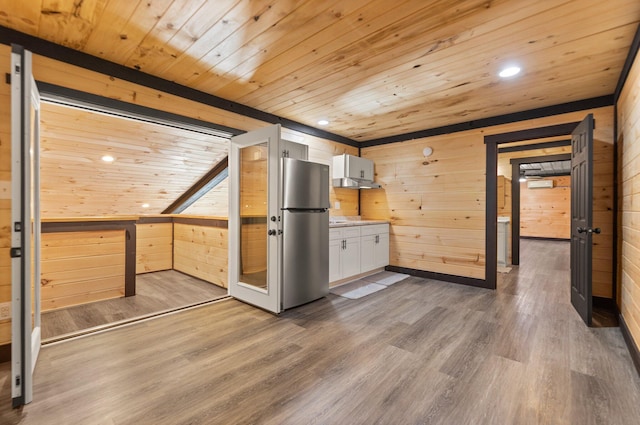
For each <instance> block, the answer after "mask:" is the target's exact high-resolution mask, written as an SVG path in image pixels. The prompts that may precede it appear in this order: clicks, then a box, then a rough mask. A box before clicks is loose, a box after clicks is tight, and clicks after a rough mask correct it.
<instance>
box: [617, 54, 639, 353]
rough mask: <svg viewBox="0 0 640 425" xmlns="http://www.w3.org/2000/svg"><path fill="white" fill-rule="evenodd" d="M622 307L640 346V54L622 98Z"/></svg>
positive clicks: (620, 101)
mask: <svg viewBox="0 0 640 425" xmlns="http://www.w3.org/2000/svg"><path fill="white" fill-rule="evenodd" d="M618 131H619V134H618V142H619V146H618V151H619V162H618V167H619V168H620V171H619V192H618V193H619V197H620V200H619V206H620V215H619V220H620V221H619V224H618V238H619V245H618V246H619V252H618V258H617V261H618V279H619V285H620V286H619V288H620V290H619V307H620V311H621V313H622V316H623V317H624V320H625V322H626V324H627V326H628V328H629V332H630V333H631V335H632V337H633V339H634V340H635V343H636V345H638V346H640V267H639V266H638V264H640V56H636V60H635V62H634V64H633V67H632V68H631V73H630V74H629V77H628V79H627V81H626V84H625V86H624V89H623V90H622V93H621V95H620V100H619V101H618Z"/></svg>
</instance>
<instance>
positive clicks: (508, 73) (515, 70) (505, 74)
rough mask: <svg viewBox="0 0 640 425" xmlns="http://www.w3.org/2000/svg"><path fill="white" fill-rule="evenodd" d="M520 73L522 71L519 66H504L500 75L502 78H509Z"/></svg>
mask: <svg viewBox="0 0 640 425" xmlns="http://www.w3.org/2000/svg"><path fill="white" fill-rule="evenodd" d="M519 73H520V67H519V66H509V67H507V68H504V69H503V70H502V71H500V73H499V74H498V75H499V76H500V77H502V78H509V77H513V76H514V75H518V74H519Z"/></svg>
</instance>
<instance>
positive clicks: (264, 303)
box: [229, 124, 282, 313]
mask: <svg viewBox="0 0 640 425" xmlns="http://www.w3.org/2000/svg"><path fill="white" fill-rule="evenodd" d="M264 142H267V145H268V149H267V150H268V158H267V161H268V182H267V183H268V194H267V217H265V218H266V219H267V228H268V230H269V231H271V232H273V234H272V235H266V234H265V238H267V237H268V243H267V287H266V288H265V289H262V288H258V287H256V286H253V285H249V284H247V283H244V282H242V281H240V265H241V261H240V255H241V252H240V226H241V224H242V222H241V217H240V171H241V170H240V150H241V149H242V148H244V147H248V146H253V145H257V144H260V143H264ZM279 146H280V124H276V125H272V126H269V127H265V128H261V129H258V130H254V131H250V132H248V133H244V134H241V135H239V136H234V137H232V138H231V141H230V146H229V295H231V296H232V297H235V298H237V299H239V300H241V301H244V302H247V303H249V304H252V305H255V306H257V307H260V308H262V309H264V310H267V311H270V312H272V313H280V311H282V301H281V299H282V294H281V287H280V273H281V270H280V269H281V264H280V255H279V252H281V244H280V240H281V237H280V235H279V231H280V230H281V221H280V217H281V211H280V204H281V202H280V198H281V193H280V192H281V190H280V184H279V182H280V179H279V173H280V171H279V170H280V148H279Z"/></svg>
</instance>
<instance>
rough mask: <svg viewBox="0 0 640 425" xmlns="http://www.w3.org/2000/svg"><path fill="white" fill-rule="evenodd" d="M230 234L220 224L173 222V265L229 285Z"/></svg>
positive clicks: (192, 274) (176, 268) (208, 280)
mask: <svg viewBox="0 0 640 425" xmlns="http://www.w3.org/2000/svg"><path fill="white" fill-rule="evenodd" d="M228 233H229V232H228V231H227V229H223V228H219V227H209V226H202V225H196V224H183V223H174V224H173V268H174V269H175V270H178V271H180V272H183V273H186V274H188V275H190V276H195V277H197V278H199V279H202V280H205V281H207V282H210V283H214V284H216V285H218V286H222V287H223V288H226V287H227V282H228V276H227V273H228V270H229V268H228V261H229V260H228V245H227V244H228V239H227V238H228Z"/></svg>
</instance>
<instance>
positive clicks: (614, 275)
mask: <svg viewBox="0 0 640 425" xmlns="http://www.w3.org/2000/svg"><path fill="white" fill-rule="evenodd" d="M638 29H639V30H640V25H639V26H638ZM636 35H637V34H636ZM623 137H624V136H623ZM618 155H620V144H619V143H618V104H617V103H616V104H615V105H613V247H612V248H613V252H612V257H613V264H612V265H611V282H612V284H613V287H612V288H611V297H612V298H613V299H614V301H615V303H616V307H618V308H619V306H618V252H620V251H619V250H621V247H619V246H618V243H621V242H622V241H621V238H619V235H618V232H619V230H618V212H619V209H618V199H619V198H618V197H619V196H620V193H619V192H618V184H619V183H620V177H621V173H622V170H621V169H619V168H618V167H619V166H620V159H619V158H618Z"/></svg>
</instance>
